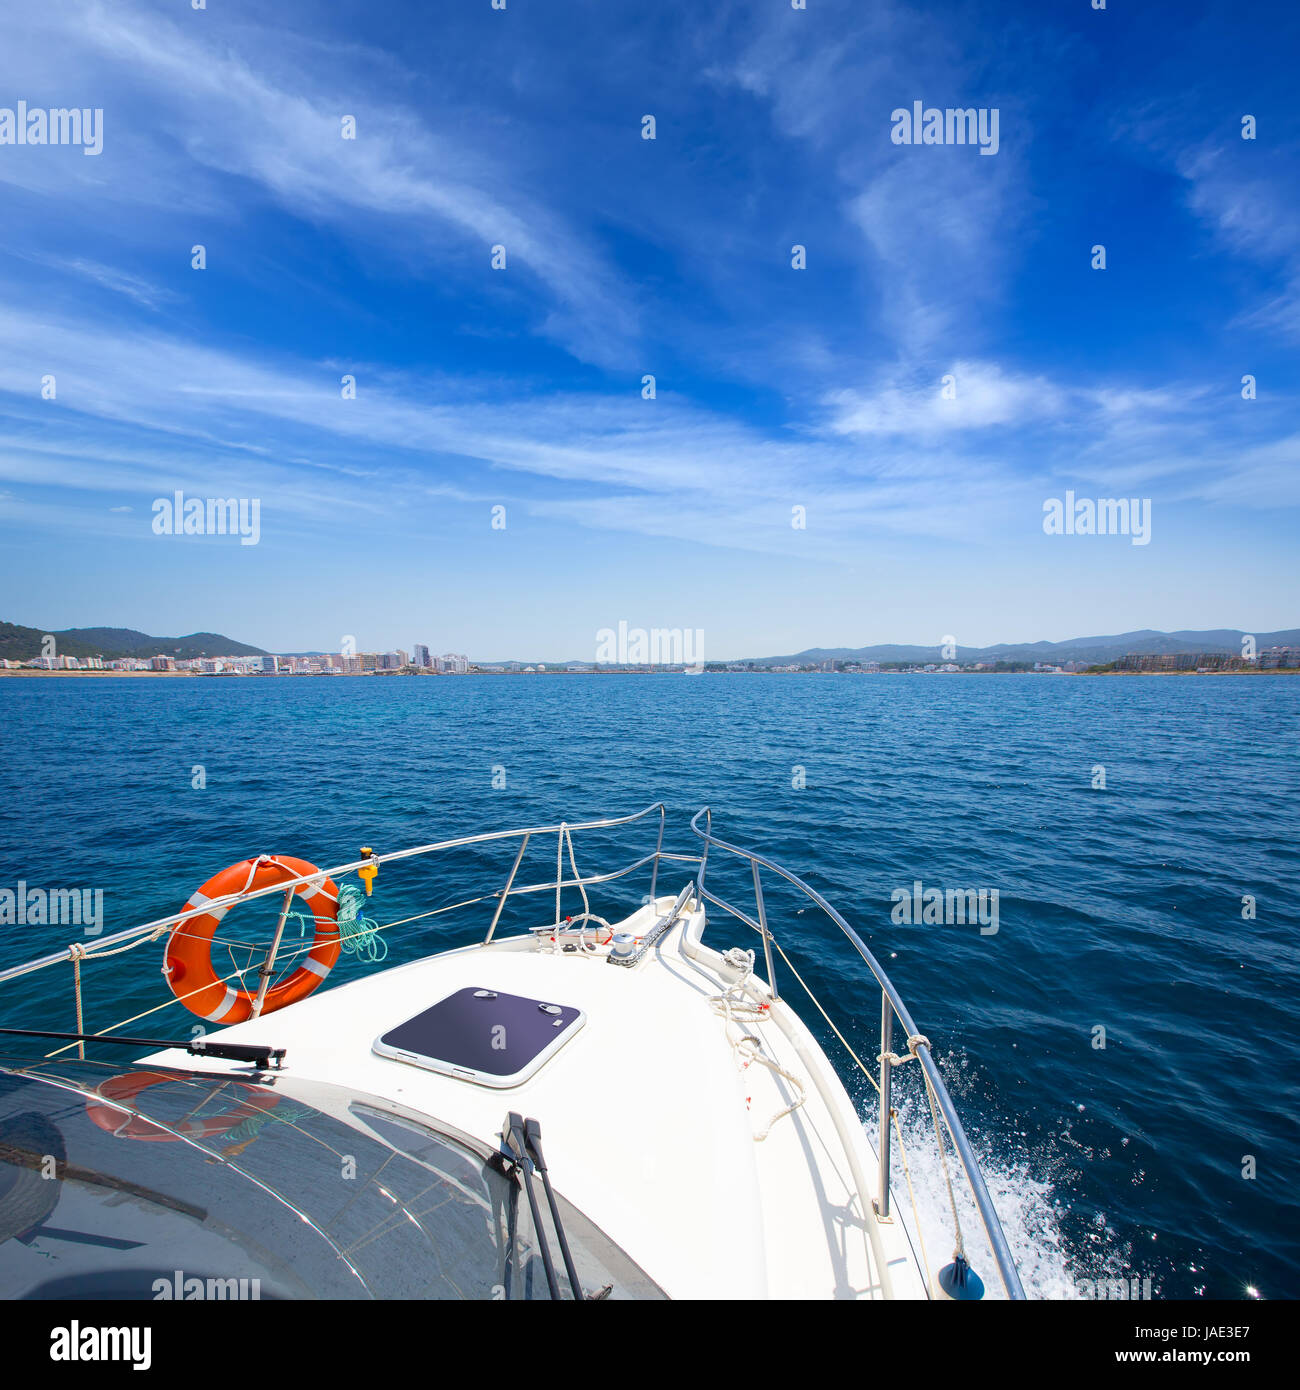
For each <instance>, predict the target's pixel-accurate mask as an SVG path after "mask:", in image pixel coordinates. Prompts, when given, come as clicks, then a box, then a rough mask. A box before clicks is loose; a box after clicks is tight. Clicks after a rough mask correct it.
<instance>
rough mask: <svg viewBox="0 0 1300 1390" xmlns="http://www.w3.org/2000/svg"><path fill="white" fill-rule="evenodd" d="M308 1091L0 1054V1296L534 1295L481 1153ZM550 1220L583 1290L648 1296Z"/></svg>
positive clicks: (602, 1254) (363, 1104) (621, 1263)
mask: <svg viewBox="0 0 1300 1390" xmlns="http://www.w3.org/2000/svg"><path fill="white" fill-rule="evenodd" d="M317 1093H320V1094H319V1095H318V1094H317ZM329 1093H333V1094H329ZM312 1098H313V1100H315V1101H316V1102H317V1104H315V1105H309V1104H306V1103H303V1102H301V1101H297V1100H294V1099H292V1098H290V1097H288V1096H285V1095H283V1094H281V1093H279V1092H278V1091H277V1090H276V1089H275V1088H274V1087H273V1086H267V1085H254V1084H250V1083H249V1082H247V1081H243V1080H237V1079H233V1078H230V1077H226V1076H195V1075H191V1074H188V1073H178V1072H169V1071H166V1070H165V1069H161V1068H159V1069H152V1070H136V1071H129V1072H122V1071H120V1070H119V1069H117V1068H114V1067H110V1066H104V1065H101V1064H97V1063H91V1062H76V1061H66V1062H48V1061H46V1062H40V1063H36V1064H33V1065H30V1066H25V1067H24V1066H13V1067H12V1068H10V1069H4V1070H0V1297H3V1298H9V1299H15V1298H61V1297H78V1298H96V1297H111V1298H169V1297H170V1298H175V1297H185V1298H208V1297H234V1298H238V1297H253V1298H263V1299H274V1298H436V1299H443V1298H470V1299H518V1298H525V1299H527V1298H546V1297H547V1296H548V1293H547V1286H546V1280H545V1278H544V1277H543V1275H542V1271H541V1268H540V1264H539V1261H538V1258H537V1254H536V1249H537V1243H536V1237H535V1232H534V1231H533V1230H532V1228H531V1223H530V1221H529V1217H528V1207H527V1203H526V1202H521V1201H520V1199H519V1198H520V1194H519V1189H518V1186H517V1184H516V1181H515V1179H514V1178H513V1177H511V1176H509V1175H507V1174H506V1173H505V1172H504V1171H502V1169H501V1167H500V1165H499V1163H498V1162H497V1161H496V1160H495V1159H494V1158H493V1156H492V1155H490V1154H488V1153H486V1152H478V1151H476V1147H475V1146H474V1145H472V1144H471V1143H470V1141H468V1140H464V1139H461V1138H458V1137H452V1136H450V1135H448V1134H445V1133H442V1132H439V1131H437V1130H435V1129H434V1128H432V1127H431V1126H430V1125H427V1124H424V1123H419V1122H415V1121H412V1120H410V1119H407V1118H403V1117H401V1116H398V1115H396V1114H394V1113H393V1112H392V1111H391V1109H390V1108H388V1107H387V1106H385V1105H384V1104H383V1103H382V1102H380V1101H378V1100H375V1099H374V1098H373V1097H368V1096H355V1095H351V1094H347V1093H343V1092H339V1091H337V1089H336V1088H332V1087H320V1086H314V1087H313V1088H312ZM327 1105H328V1110H327V1109H325V1108H323V1107H325V1106H327ZM345 1117H346V1118H345ZM563 1219H564V1221H565V1226H566V1229H567V1230H568V1231H569V1235H570V1239H571V1241H572V1242H573V1245H574V1257H575V1260H576V1262H577V1265H578V1269H579V1272H580V1274H581V1283H582V1286H583V1289H584V1292H585V1293H586V1294H587V1295H588V1296H597V1297H599V1296H602V1295H604V1296H607V1297H616V1298H617V1297H662V1294H661V1293H660V1291H659V1290H658V1289H657V1288H656V1287H655V1285H654V1284H653V1283H652V1282H651V1281H650V1280H648V1279H647V1278H646V1277H645V1275H644V1274H642V1273H641V1271H640V1270H638V1269H637V1267H636V1266H635V1265H634V1264H632V1262H631V1261H630V1260H629V1259H628V1258H627V1257H626V1256H625V1255H624V1254H623V1253H622V1251H620V1250H619V1249H618V1248H617V1247H616V1246H614V1245H613V1244H612V1243H611V1242H610V1241H608V1240H607V1239H606V1238H605V1237H604V1236H603V1235H602V1234H601V1232H600V1231H599V1230H597V1229H596V1228H595V1227H594V1226H592V1225H591V1223H590V1222H587V1221H585V1220H584V1218H582V1216H581V1215H580V1214H579V1213H578V1212H576V1211H575V1210H574V1209H573V1208H572V1207H570V1206H568V1204H564V1218H563ZM570 1223H572V1224H570ZM607 1290H608V1292H606V1291H607Z"/></svg>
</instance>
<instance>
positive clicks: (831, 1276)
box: [151, 897, 925, 1298]
mask: <svg viewBox="0 0 1300 1390" xmlns="http://www.w3.org/2000/svg"><path fill="white" fill-rule="evenodd" d="M672 901H673V900H672V899H671V898H667V897H664V898H660V899H659V900H658V901H657V903H656V904H655V905H654V907H653V908H651V907H649V906H647V907H645V908H642V909H641V911H640V912H639V913H637V914H636V915H635V916H634V917H633V918H631V919H629V922H628V924H627V927H626V929H630V930H633V931H636V930H637V929H638V928H643V927H645V926H647V925H649V924H650V923H652V922H653V921H654V918H655V915H656V914H662V913H664V912H666V911H667V910H668V909H669V908H670V907H671V905H672ZM622 925H623V924H620V926H622ZM703 925H704V916H703V913H702V912H698V911H697V912H693V913H690V914H688V915H687V916H686V917H685V918H684V919H683V924H682V925H679V926H676V927H674V928H673V929H672V931H671V932H669V933H668V934H667V935H666V936H665V937H664V938H663V940H662V941H661V942H660V943H659V944H658V946H657V947H656V948H655V949H654V950H652V951H651V952H649V953H648V954H647V956H646V957H645V958H644V959H643V960H642V961H641V962H640V963H639V964H638V965H637V966H635V967H634V968H631V969H626V968H620V967H617V966H613V965H610V964H609V963H607V962H606V960H605V959H604V958H603V956H602V957H590V956H584V955H580V954H564V955H555V954H552V953H550V952H542V951H539V950H538V949H536V947H535V945H534V941H533V939H532V938H531V937H510V938H506V939H504V940H501V941H495V942H493V943H492V944H491V945H490V946H481V945H479V946H472V947H468V948H465V949H463V950H459V951H452V952H447V953H445V954H441V955H436V956H430V957H427V958H426V959H424V960H420V961H416V962H414V963H412V964H410V965H405V966H398V967H395V968H392V969H388V970H384V971H381V972H378V973H376V974H374V975H372V976H369V977H368V978H366V979H362V980H357V981H354V982H352V983H350V984H347V985H343V986H340V987H338V988H335V989H331V988H329V986H328V985H326V986H325V987H324V988H322V989H321V990H319V991H318V992H317V993H316V994H314V995H313V996H311V997H310V998H308V999H306V1000H303V1001H302V1002H300V1003H298V1004H294V1005H292V1006H291V1007H289V1008H287V1009H283V1010H280V1011H279V1012H276V1013H273V1014H269V1015H267V1016H266V1017H264V1018H261V1019H254V1020H250V1021H249V1022H247V1023H243V1024H239V1025H237V1026H235V1027H232V1028H227V1029H223V1030H221V1031H220V1034H219V1036H221V1037H222V1038H223V1039H225V1040H228V1041H231V1042H256V1043H265V1044H269V1045H272V1046H275V1047H283V1048H286V1049H287V1052H288V1055H287V1058H286V1063H285V1067H284V1070H283V1071H282V1072H280V1073H278V1074H277V1080H276V1086H277V1089H278V1090H280V1091H281V1092H283V1093H284V1094H285V1095H287V1096H289V1097H296V1098H298V1099H301V1100H303V1101H308V1100H309V1096H310V1093H311V1090H312V1087H311V1083H312V1082H313V1081H324V1082H329V1083H332V1084H334V1085H338V1086H342V1087H346V1088H351V1089H354V1090H356V1091H360V1092H365V1093H368V1094H370V1095H373V1096H377V1097H380V1098H384V1099H388V1100H390V1101H392V1102H394V1103H396V1104H398V1105H401V1106H403V1107H405V1108H407V1109H408V1110H414V1111H418V1112H419V1113H421V1114H425V1115H428V1116H430V1117H431V1118H433V1119H436V1120H438V1121H441V1122H443V1123H444V1124H446V1125H449V1126H452V1127H454V1128H455V1129H458V1130H461V1131H462V1132H464V1133H466V1134H469V1135H472V1136H474V1137H476V1138H477V1139H479V1140H481V1141H482V1142H483V1143H485V1144H488V1145H491V1146H493V1147H495V1146H496V1145H497V1144H498V1142H499V1135H500V1130H501V1123H502V1120H503V1119H504V1117H505V1114H506V1111H507V1110H518V1111H520V1112H522V1113H524V1114H527V1115H535V1116H536V1117H537V1118H538V1120H539V1121H540V1122H541V1125H542V1132H543V1136H544V1141H545V1145H546V1157H547V1161H548V1162H549V1164H550V1170H551V1177H552V1180H553V1182H554V1184H555V1187H556V1189H557V1190H558V1191H559V1192H561V1193H562V1194H563V1195H564V1196H565V1197H567V1198H568V1199H569V1201H571V1202H572V1203H574V1204H575V1205H576V1206H577V1207H579V1208H580V1209H581V1210H582V1211H583V1212H584V1213H585V1214H586V1215H587V1216H588V1217H589V1218H590V1219H591V1220H592V1221H594V1222H595V1223H596V1225H598V1226H599V1227H601V1229H602V1230H603V1231H604V1232H605V1233H606V1235H608V1236H609V1237H610V1238H611V1239H612V1240H614V1241H615V1242H616V1243H617V1244H618V1245H620V1246H621V1247H622V1248H623V1249H624V1250H625V1251H626V1252H627V1253H628V1255H630V1256H631V1257H632V1259H633V1260H635V1261H636V1262H637V1264H639V1265H640V1266H641V1268H642V1269H643V1270H644V1271H645V1272H646V1273H647V1274H648V1275H649V1276H650V1277H651V1278H652V1279H654V1280H655V1281H656V1282H657V1283H658V1284H659V1285H660V1286H661V1287H662V1288H663V1289H664V1291H665V1292H666V1293H668V1294H669V1295H670V1296H671V1297H674V1298H830V1297H837V1298H880V1297H887V1296H890V1295H891V1294H892V1296H893V1297H910V1298H921V1297H925V1287H924V1281H923V1278H922V1276H921V1274H920V1272H919V1270H918V1268H917V1265H916V1261H915V1259H914V1257H913V1254H912V1251H911V1248H910V1245H909V1244H908V1241H907V1237H906V1234H905V1233H904V1231H903V1228H902V1226H901V1225H900V1224H898V1223H896V1222H887V1223H881V1222H878V1221H877V1220H876V1218H875V1216H874V1214H873V1213H872V1210H871V1204H870V1198H869V1192H870V1184H872V1183H874V1181H875V1177H876V1162H875V1157H874V1154H873V1153H872V1151H871V1148H870V1146H869V1144H868V1143H867V1140H866V1136H865V1134H864V1133H863V1130H862V1126H861V1123H860V1121H859V1119H858V1117H857V1115H856V1114H855V1113H854V1110H853V1106H852V1103H851V1102H850V1100H849V1098H848V1096H847V1095H846V1094H845V1092H844V1090H843V1088H842V1086H841V1085H840V1083H839V1081H838V1080H837V1079H836V1077H835V1074H834V1071H833V1069H832V1068H831V1066H830V1064H829V1062H828V1061H827V1060H826V1058H825V1056H824V1054H823V1053H822V1052H821V1050H820V1048H819V1047H818V1046H817V1044H816V1042H815V1041H814V1040H813V1038H812V1036H811V1034H809V1033H808V1032H807V1030H806V1029H805V1028H804V1027H803V1024H802V1023H801V1022H800V1021H799V1019H798V1017H797V1016H796V1015H795V1014H794V1012H793V1011H792V1010H791V1009H789V1008H787V1007H786V1006H785V1004H784V1003H779V1004H777V1005H775V1006H774V1007H773V1009H772V1010H771V1014H770V1017H769V1018H768V1020H767V1021H766V1022H764V1023H763V1024H762V1025H760V1026H758V1027H756V1028H754V1027H751V1029H750V1031H753V1032H755V1033H756V1034H757V1035H758V1036H760V1037H761V1039H762V1042H763V1047H764V1050H765V1052H766V1053H767V1054H768V1055H769V1056H771V1057H772V1058H773V1059H774V1060H776V1061H777V1062H778V1063H779V1064H780V1065H781V1066H783V1067H785V1068H786V1069H787V1070H789V1071H791V1072H794V1073H795V1074H796V1075H798V1076H800V1077H801V1079H802V1080H803V1084H804V1087H805V1093H806V1098H805V1100H804V1103H803V1105H802V1106H801V1107H800V1108H799V1109H797V1110H796V1111H795V1112H794V1113H793V1114H792V1115H789V1116H786V1117H785V1118H784V1119H781V1120H779V1121H777V1123H776V1125H775V1126H774V1127H773V1129H772V1131H771V1133H770V1134H769V1136H768V1137H767V1138H766V1139H765V1140H764V1141H762V1142H755V1139H754V1135H755V1133H756V1132H757V1131H759V1130H761V1129H762V1127H763V1126H764V1125H765V1124H766V1122H767V1120H768V1119H769V1118H770V1116H771V1115H772V1114H773V1113H775V1112H776V1111H777V1110H779V1109H781V1108H782V1107H783V1106H784V1105H785V1104H787V1103H788V1101H789V1099H790V1096H789V1094H788V1092H786V1091H785V1089H784V1088H785V1083H784V1082H781V1081H779V1079H778V1078H776V1077H774V1076H773V1074H772V1073H771V1072H769V1071H768V1070H767V1069H766V1068H764V1067H761V1066H758V1065H752V1066H750V1067H749V1068H747V1069H745V1070H743V1071H742V1070H741V1068H740V1065H739V1062H738V1059H737V1054H736V1052H735V1050H734V1049H733V1048H732V1047H731V1045H730V1044H729V1043H728V1041H727V1038H726V1033H725V1028H724V1023H723V1020H722V1019H721V1018H719V1017H718V1015H717V1014H716V1013H715V1012H714V1011H713V1010H712V1009H711V1008H710V1005H709V1002H708V1001H709V998H710V996H714V995H717V994H718V993H719V992H720V991H721V989H722V988H723V985H724V978H723V976H724V975H725V976H726V979H725V983H730V980H731V978H732V976H731V975H730V973H729V970H728V967H726V966H725V965H724V964H723V963H722V961H721V958H720V957H719V956H718V955H717V954H716V953H714V952H713V951H711V950H709V949H708V948H707V947H705V946H702V945H701V944H699V936H700V933H701V931H702V929H703ZM720 971H721V972H722V974H720V973H719V972H720ZM466 986H474V987H484V988H490V989H496V990H500V991H508V992H511V993H517V994H523V995H528V996H531V997H535V998H539V999H554V1000H556V1001H559V1002H562V1003H564V1004H569V1005H575V1006H577V1007H579V1008H581V1009H582V1010H583V1011H584V1012H585V1013H586V1015H587V1022H586V1025H585V1027H583V1028H582V1029H580V1030H579V1031H578V1032H577V1034H576V1035H575V1036H574V1037H573V1038H572V1040H571V1041H570V1042H568V1043H567V1044H566V1045H565V1046H564V1047H563V1048H562V1049H561V1050H560V1051H559V1052H558V1053H557V1054H556V1055H555V1056H554V1057H552V1058H551V1059H550V1060H549V1061H548V1062H547V1063H546V1064H545V1065H544V1066H543V1067H542V1068H541V1070H540V1071H539V1072H538V1073H537V1074H536V1075H535V1076H534V1077H532V1078H531V1079H530V1080H528V1081H526V1082H524V1083H523V1084H522V1085H520V1086H517V1087H513V1088H510V1089H496V1088H490V1087H486V1086H480V1085H477V1084H475V1083H473V1082H470V1081H464V1080H458V1079H455V1078H452V1077H446V1076H441V1075H438V1074H437V1073H434V1072H430V1071H426V1070H424V1069H422V1068H418V1067H415V1066H411V1065H409V1064H407V1063H404V1062H400V1061H394V1060H390V1059H386V1058H383V1057H379V1056H377V1055H376V1054H375V1053H374V1052H373V1051H372V1049H371V1044H372V1043H373V1042H374V1040H375V1038H377V1037H378V1036H379V1035H380V1034H381V1033H383V1032H386V1031H387V1030H388V1029H390V1028H392V1027H393V1026H394V1025H396V1024H398V1023H400V1022H402V1021H404V1020H405V1019H407V1018H409V1017H411V1016H413V1015H414V1014H417V1013H419V1012H420V1011H421V1010H423V1009H425V1008H427V1007H429V1005H431V1004H433V1003H435V1002H436V1001H437V1000H439V999H441V998H443V997H445V996H446V995H448V994H450V993H452V992H453V991H455V990H458V989H461V988H464V987H466ZM757 988H758V989H759V991H760V992H761V993H762V996H763V997H764V998H766V997H767V996H766V991H765V988H764V987H763V986H762V985H761V984H759V985H758V986H757ZM747 1026H749V1025H747ZM151 1060H152V1061H154V1062H157V1063H165V1064H167V1065H168V1066H173V1067H177V1068H182V1069H193V1070H203V1071H218V1070H228V1071H232V1072H239V1071H240V1070H241V1064H238V1063H232V1062H221V1061H216V1060H213V1059H206V1058H205V1059H202V1060H201V1061H200V1060H198V1059H195V1058H193V1057H190V1056H188V1055H187V1054H184V1053H180V1052H174V1051H171V1052H163V1053H159V1054H157V1055H156V1056H155V1057H153V1058H152V1059H151ZM778 1087H781V1088H782V1089H781V1090H778ZM311 1099H312V1100H313V1101H314V1102H315V1103H319V1100H318V1099H317V1098H316V1097H311ZM340 1118H344V1119H348V1121H349V1123H353V1124H355V1123H357V1122H356V1120H355V1119H354V1118H351V1117H349V1116H347V1115H341V1116H340ZM855 1168H856V1170H857V1176H856V1180H855V1171H854V1170H855Z"/></svg>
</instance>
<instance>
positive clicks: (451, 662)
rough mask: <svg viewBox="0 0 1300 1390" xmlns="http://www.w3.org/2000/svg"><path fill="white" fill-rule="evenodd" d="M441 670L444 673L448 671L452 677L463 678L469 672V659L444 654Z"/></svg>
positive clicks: (448, 653) (447, 653) (449, 653)
mask: <svg viewBox="0 0 1300 1390" xmlns="http://www.w3.org/2000/svg"><path fill="white" fill-rule="evenodd" d="M442 668H443V670H444V671H450V672H451V673H452V674H453V675H456V676H463V675H465V673H466V672H467V671H468V670H469V659H468V658H467V657H464V656H458V655H457V654H456V653H455V652H444V653H443V657H442Z"/></svg>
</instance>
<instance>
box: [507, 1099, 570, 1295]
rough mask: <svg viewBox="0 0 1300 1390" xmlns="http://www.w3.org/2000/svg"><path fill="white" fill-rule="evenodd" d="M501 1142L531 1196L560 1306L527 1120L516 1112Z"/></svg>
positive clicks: (539, 1241)
mask: <svg viewBox="0 0 1300 1390" xmlns="http://www.w3.org/2000/svg"><path fill="white" fill-rule="evenodd" d="M501 1139H502V1143H503V1144H504V1146H505V1150H506V1157H507V1158H509V1159H510V1160H511V1162H512V1163H513V1164H514V1165H515V1167H516V1168H517V1169H519V1171H520V1172H522V1173H523V1175H524V1191H525V1192H526V1193H527V1194H528V1207H529V1210H530V1211H531V1212H532V1214H533V1230H534V1232H536V1235H537V1248H538V1250H539V1251H540V1252H541V1256H542V1268H543V1269H544V1270H545V1271H546V1287H547V1288H548V1289H549V1290H550V1293H551V1297H552V1299H554V1300H555V1301H556V1302H557V1303H558V1302H559V1300H560V1297H561V1295H560V1281H559V1280H558V1279H557V1278H556V1277H555V1265H554V1263H553V1262H552V1260H551V1246H550V1242H549V1241H548V1240H547V1239H546V1230H545V1228H544V1227H543V1225H542V1213H541V1211H540V1209H539V1208H538V1206H537V1193H536V1192H534V1191H533V1160H532V1159H531V1158H530V1157H529V1154H528V1144H527V1141H526V1139H525V1137H524V1117H523V1116H522V1115H521V1114H520V1113H519V1112H518V1111H517V1110H512V1111H510V1113H509V1114H508V1115H507V1116H506V1122H505V1124H504V1125H502V1127H501Z"/></svg>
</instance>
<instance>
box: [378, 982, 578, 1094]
mask: <svg viewBox="0 0 1300 1390" xmlns="http://www.w3.org/2000/svg"><path fill="white" fill-rule="evenodd" d="M586 1021H587V1018H586V1015H585V1014H584V1013H583V1012H582V1010H581V1009H576V1008H574V1007H572V1006H571V1005H568V1004H557V1003H556V1002H555V1001H553V1000H550V999H530V998H526V997H525V996H523V995H519V994H507V993H505V992H504V991H502V990H492V989H487V988H486V987H484V986H474V985H470V986H468V987H466V988H465V989H459V990H457V991H456V992H455V993H454V994H449V995H447V997H446V998H445V999H440V1000H439V1001H438V1002H437V1003H436V1004H434V1005H432V1006H431V1007H429V1008H427V1009H425V1010H424V1011H423V1012H422V1013H418V1014H416V1015H415V1017H414V1018H408V1019H407V1020H406V1022H405V1023H399V1024H398V1025H397V1027H396V1028H391V1029H389V1031H388V1032H386V1033H383V1034H381V1035H380V1036H379V1037H378V1038H376V1039H375V1042H374V1050H375V1052H377V1053H378V1054H379V1055H380V1056H381V1057H391V1058H393V1059H394V1060H396V1061H399V1062H409V1063H410V1064H411V1065H412V1066H417V1067H426V1068H427V1069H428V1070H430V1071H437V1072H442V1073H444V1074H445V1075H447V1076H456V1077H460V1078H461V1079H462V1080H465V1081H474V1082H477V1083H478V1084H479V1085H481V1086H499V1087H505V1086H518V1085H519V1084H520V1083H521V1082H524V1081H527V1080H528V1078H529V1077H530V1076H532V1075H533V1074H534V1073H535V1072H537V1071H538V1069H539V1068H540V1067H542V1066H543V1065H544V1064H545V1062H546V1061H547V1059H548V1058H550V1057H551V1056H553V1055H554V1054H555V1053H556V1052H558V1051H559V1049H560V1048H561V1047H563V1046H564V1044H565V1043H566V1042H568V1040H569V1039H570V1038H571V1037H572V1036H573V1035H574V1034H575V1033H576V1032H577V1031H578V1029H579V1028H581V1027H582V1025H583V1024H584V1023H585V1022H586Z"/></svg>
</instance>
